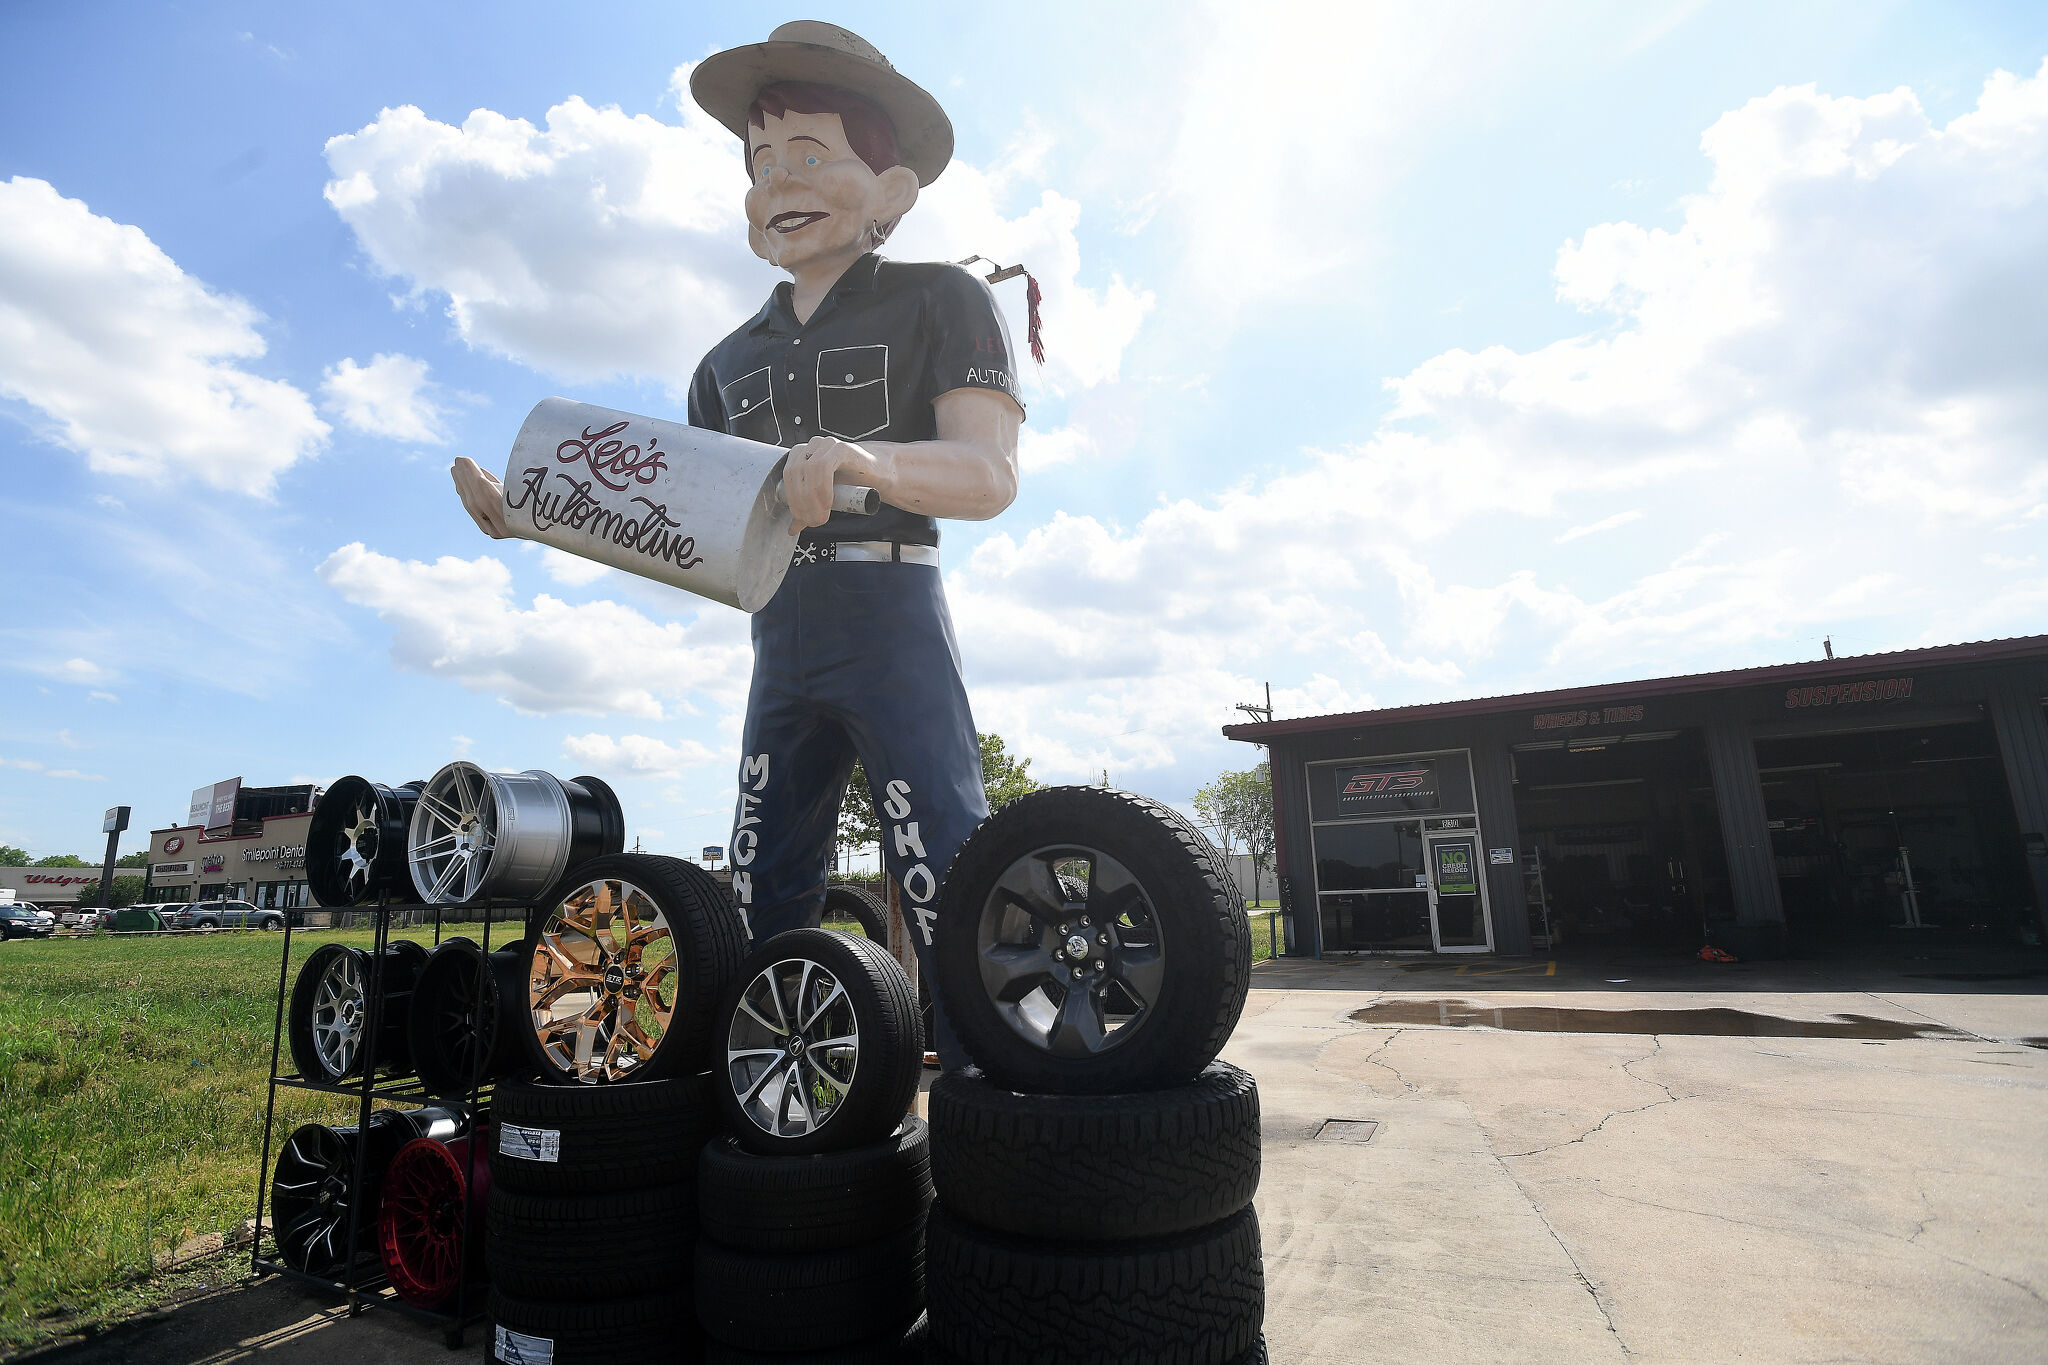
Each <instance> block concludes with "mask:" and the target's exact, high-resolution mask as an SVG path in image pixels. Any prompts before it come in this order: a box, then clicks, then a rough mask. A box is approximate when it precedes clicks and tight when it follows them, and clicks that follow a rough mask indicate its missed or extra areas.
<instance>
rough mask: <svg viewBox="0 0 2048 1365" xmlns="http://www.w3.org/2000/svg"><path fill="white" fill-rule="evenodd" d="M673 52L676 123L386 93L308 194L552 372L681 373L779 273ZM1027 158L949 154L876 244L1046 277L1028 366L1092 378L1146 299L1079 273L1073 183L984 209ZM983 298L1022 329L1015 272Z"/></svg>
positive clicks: (412, 287)
mask: <svg viewBox="0 0 2048 1365" xmlns="http://www.w3.org/2000/svg"><path fill="white" fill-rule="evenodd" d="M689 70H690V68H689V67H688V66H684V67H681V68H678V69H677V71H676V72H675V74H674V77H673V79H672V81H671V85H670V93H671V95H672V96H673V97H674V99H675V103H676V107H677V108H678V109H679V110H680V112H681V116H682V122H681V123H680V124H669V123H663V122H661V121H660V120H658V119H655V118H653V117H651V116H649V115H646V114H637V115H628V114H626V113H624V112H623V111H621V110H620V109H618V108H616V107H607V108H602V109H598V108H593V107H591V106H590V105H589V104H588V103H587V102H585V101H584V100H583V99H582V98H581V97H578V96H571V97H570V98H568V99H566V100H564V101H562V102H561V103H560V104H557V105H556V106H555V107H554V108H552V109H550V110H548V112H547V116H546V120H545V126H544V127H535V126H534V125H533V124H531V123H529V122H527V121H526V120H524V119H511V118H506V117H505V116H504V115H502V114H498V113H495V112H493V111H491V110H489V109H478V110H476V111H475V112H473V113H471V114H470V115H469V117H468V118H467V119H465V120H464V121H463V122H462V124H461V126H460V127H457V126H454V125H451V124H447V123H441V122H438V121H436V120H434V119H430V118H428V117H427V116H426V115H425V114H424V113H422V112H421V111H420V110H418V109H416V108H413V107H411V106H409V105H408V106H406V107H403V108H398V109H386V110H384V111H383V112H382V113H381V114H379V115H378V117H377V119H376V120H375V121H374V122H372V123H370V124H368V125H367V126H365V127H364V128H362V129H361V130H360V131H358V132H355V133H346V134H342V135H340V136H337V137H334V138H331V139H329V140H328V143H327V163H328V167H329V169H330V171H331V172H332V173H333V177H334V178H333V179H332V180H331V181H330V182H329V183H328V185H327V190H326V194H327V201H328V203H329V204H331V205H332V206H333V208H334V210H335V212H336V213H338V214H340V215H341V218H342V220H343V221H344V222H346V223H347V224H348V225H349V227H350V229H351V230H352V231H353V232H354V233H355V236H356V240H357V241H358V242H359V243H360V244H361V246H362V248H363V250H364V251H365V252H366V253H367V254H368V256H369V258H370V260H371V262H372V263H373V264H374V265H375V266H376V268H377V269H378V270H379V271H381V272H382V273H383V274H385V275H387V276H391V277H393V278H396V279H398V280H400V281H402V282H403V283H404V287H405V289H406V291H407V293H406V295H405V298H406V300H407V301H410V302H415V303H417V302H419V301H421V300H423V299H424V298H425V297H426V296H428V295H438V296H441V297H445V298H446V300H447V309H448V315H449V317H450V319H451V320H452V321H453V322H454V324H455V326H456V329H457V330H458V331H459V332H460V333H461V335H462V336H463V338H464V339H465V340H467V341H468V342H469V343H470V344H471V345H473V346H477V347H479V348H482V349H484V350H488V351H492V352H495V353H497V354H500V355H504V356H508V357H510V358H512V359H514V360H517V361H519V362H521V363H523V364H526V365H530V366H532V367H534V368H535V369H539V370H542V371H545V372H547V373H550V374H554V375H559V376H562V377H563V378H566V379H570V380H576V381H584V382H588V381H593V380H598V379H603V378H607V377H610V376H614V375H633V376H642V377H648V378H653V379H656V380H658V381H660V382H662V383H664V384H666V385H668V386H669V387H670V389H671V390H672V391H680V390H681V389H682V388H683V387H684V386H685V385H686V384H687V382H688V380H689V376H690V375H691V373H692V372H693V371H694V370H695V369H696V367H697V362H698V360H699V359H701V358H702V356H703V354H704V352H705V351H706V350H708V349H709V348H710V347H711V345H712V344H713V343H715V342H716V341H718V340H719V339H720V338H721V337H723V336H724V335H725V334H726V333H727V332H729V331H731V330H732V329H733V328H734V327H736V326H738V325H739V324H740V323H741V322H743V321H744V320H745V319H746V318H747V317H748V316H749V315H751V314H752V313H753V312H754V310H755V309H757V308H759V307H760V304H761V300H762V299H763V298H765V297H766V296H767V294H768V292H769V290H770V289H771V288H773V286H774V284H775V283H776V281H777V280H778V279H780V278H781V276H780V275H779V273H778V272H776V271H774V270H772V269H771V268H770V267H768V266H767V265H765V264H764V263H762V262H761V261H760V260H758V259H757V258H756V257H755V256H754V254H753V253H752V252H751V251H750V250H749V249H748V248H747V243H746V229H745V216H744V213H743V212H742V207H741V201H742V198H743V196H744V194H745V192H746V183H747V182H746V172H745V164H744V162H743V161H742V159H741V157H740V154H739V144H738V142H737V140H736V139H734V137H733V136H732V134H730V133H728V132H727V131H726V130H725V129H724V128H722V127H720V126H719V125H718V124H717V123H715V122H714V121H712V120H711V119H710V118H709V117H708V116H707V115H705V114H704V113H703V112H702V111H700V110H699V109H698V108H697V106H696V104H695V102H694V101H692V100H691V99H690V98H689V96H688V94H687V84H688V74H689ZM1035 165H1036V163H1035V160H1034V158H1033V157H1032V156H1031V155H1030V154H1029V149H1028V147H1023V146H1020V147H1019V148H1016V149H1013V151H1012V153H1011V155H1010V156H1009V157H1008V158H1007V159H1006V160H1005V161H1004V162H1003V163H1002V164H1001V165H999V166H998V167H996V168H995V169H994V170H992V171H988V172H984V171H981V170H979V169H977V168H975V167H973V166H969V165H966V164H964V163H961V162H955V163H954V164H953V165H952V167H950V168H949V169H948V171H947V173H946V174H945V176H944V177H942V178H941V179H940V180H939V181H938V182H937V183H936V184H934V185H933V186H932V187H931V188H930V189H928V190H927V191H926V193H925V196H924V198H923V199H922V200H921V201H920V203H919V205H918V207H917V208H916V209H915V210H913V211H912V213H911V214H910V216H909V217H908V218H907V219H906V220H905V223H904V226H903V229H902V231H901V233H900V235H899V236H898V238H897V239H896V241H895V242H894V243H892V246H891V249H890V253H889V254H891V255H893V256H896V257H898V258H899V259H905V260H913V259H921V258H927V259H943V260H958V259H960V258H961V257H964V256H969V255H973V254H975V253H977V252H980V253H986V254H991V255H1002V256H1003V258H1004V263H1005V264H1009V263H1011V262H1012V261H1014V260H1016V259H1019V258H1021V259H1023V260H1024V261H1025V263H1026V264H1027V265H1029V266H1030V268H1031V270H1032V272H1033V273H1034V274H1035V275H1036V276H1037V277H1038V279H1039V281H1040V284H1041V285H1042V286H1043V288H1044V290H1045V294H1046V305H1045V307H1046V317H1047V332H1046V338H1047V347H1048V351H1049V353H1050V354H1049V356H1048V360H1047V364H1046V368H1045V378H1046V380H1047V382H1048V383H1050V384H1052V385H1053V386H1054V387H1055V388H1056V389H1064V388H1067V387H1072V386H1086V385H1089V384H1095V383H1099V382H1102V381H1103V380H1105V379H1108V378H1111V377H1113V376H1114V375H1115V374H1116V373H1117V367H1118V363H1119V360H1120V357H1121V355H1122V352H1123V349H1124V348H1125V347H1126V346H1127V345H1128V344H1129V342H1130V340H1131V338H1132V336H1133V335H1134V334H1135V332H1136V330H1137V327H1138V324H1139V322H1140V320H1141V319H1142V318H1143V316H1144V313H1145V311H1146V310H1147V309H1148V308H1149V307H1150V305H1151V298H1150V295H1148V294H1144V293H1142V292H1139V291H1137V290H1134V289H1132V288H1131V287H1129V286H1127V285H1126V284H1124V283H1123V282H1122V281H1121V280H1120V279H1116V278H1112V279H1111V280H1110V281H1109V283H1108V284H1106V285H1104V286H1101V287H1090V286H1086V285H1083V284H1081V283H1080V282H1079V276H1080V271H1081V258H1080V248H1079V244H1078V237H1077V235H1076V225H1077V224H1078V222H1079V220H1080V213H1081V209H1080V205H1079V204H1077V203H1075V202H1074V201H1072V200H1070V199H1067V198H1065V197H1063V196H1061V195H1059V194H1056V193H1053V192H1051V191H1043V192H1041V193H1040V194H1039V195H1038V197H1037V202H1036V203H1035V204H1032V205H1031V206H1030V207H1028V208H1027V209H1025V211H1024V212H1023V213H1022V214H1021V215H1019V216H1017V217H1014V218H1013V217H1009V216H1007V215H1005V214H1004V213H1003V212H1002V211H1001V209H1000V208H999V202H1000V201H1001V200H1003V199H1006V198H1008V197H1009V196H1010V195H1011V194H1013V193H1015V191H1016V186H1017V184H1018V183H1019V182H1020V179H1021V177H1024V176H1025V175H1027V174H1029V173H1030V172H1032V171H1033V170H1034V169H1035ZM999 297H1000V298H1001V300H1002V302H1003V306H1004V307H1005V309H1006V311H1007V312H1008V314H1009V316H1010V319H1011V324H1012V328H1013V331H1014V332H1015V337H1014V339H1015V341H1016V343H1017V344H1018V346H1019V347H1020V348H1021V347H1022V346H1023V343H1024V311H1023V284H1022V282H1021V281H1019V282H1017V283H1015V284H1008V285H1004V286H1001V287H1000V290H999ZM1020 368H1028V367H1022V366H1020Z"/></svg>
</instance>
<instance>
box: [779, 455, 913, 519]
mask: <svg viewBox="0 0 2048 1365" xmlns="http://www.w3.org/2000/svg"><path fill="white" fill-rule="evenodd" d="M835 483H854V484H863V485H866V486H867V487H870V488H879V489H882V490H884V491H883V494H882V496H883V497H884V498H885V499H886V498H887V497H888V492H887V488H888V483H887V475H886V474H885V473H884V471H883V469H882V463H881V461H880V460H878V459H877V458H876V457H875V455H874V453H873V452H871V451H869V450H867V449H866V448H864V447H862V446H857V445H855V444H854V443H853V442H851V441H842V440H840V439H839V438H838V437H837V436H813V437H812V438H811V439H810V440H808V441H805V442H804V443H803V444H802V445H798V446H794V447H792V448H791V449H790V452H789V458H788V459H787V460H785V461H784V462H783V465H782V497H783V501H785V502H787V503H788V504H789V533H790V534H791V535H796V534H798V533H799V532H801V531H803V530H804V529H805V528H806V527H810V526H823V525H824V524H825V523H826V522H827V521H828V520H830V519H831V516H832V485H833V484H835Z"/></svg>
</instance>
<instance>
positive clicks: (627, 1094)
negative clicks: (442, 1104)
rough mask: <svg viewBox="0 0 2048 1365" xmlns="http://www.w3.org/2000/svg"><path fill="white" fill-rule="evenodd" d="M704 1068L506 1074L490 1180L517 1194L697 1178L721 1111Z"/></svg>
mask: <svg viewBox="0 0 2048 1365" xmlns="http://www.w3.org/2000/svg"><path fill="white" fill-rule="evenodd" d="M708 1085H709V1081H708V1078H706V1077H703V1076H676V1077H672V1078H670V1079H669V1080H665V1081H635V1082H634V1083H633V1084H631V1085H604V1086H595V1085H578V1086H561V1085H530V1084H527V1083H525V1082H523V1081H500V1082H498V1085H497V1088H496V1089H494V1090H493V1091H492V1092H491V1094H492V1099H491V1121H492V1130H491V1183H492V1185H493V1187H494V1188H497V1189H502V1190H511V1191H517V1192H519V1193H521V1194H535V1195H570V1194H603V1193H607V1192H612V1191H622V1190H630V1189H635V1188H641V1187H646V1186H650V1185H674V1184H677V1183H679V1182H682V1181H687V1180H695V1179H696V1178H697V1153H698V1149H699V1148H701V1147H703V1145H704V1142H705V1140H706V1139H707V1138H709V1137H710V1136H711V1130H712V1127H713V1124H714V1120H715V1118H716V1115H715V1113H714V1111H713V1109H712V1107H711V1097H710V1095H709V1093H708V1091H707V1087H708Z"/></svg>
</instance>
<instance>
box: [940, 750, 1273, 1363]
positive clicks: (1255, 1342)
mask: <svg viewBox="0 0 2048 1365" xmlns="http://www.w3.org/2000/svg"><path fill="white" fill-rule="evenodd" d="M943 896H944V901H943V908H942V911H941V914H940V916H939V920H938V934H937V941H936V943H935V945H934V946H935V950H936V952H935V956H936V966H937V976H938V986H939V995H940V998H942V999H943V1000H944V1001H945V1003H946V1010H947V1014H948V1016H949V1017H950V1018H951V1019H952V1021H953V1026H954V1028H955V1029H956V1030H957V1031H958V1034H959V1036H960V1040H961V1042H962V1043H963V1045H964V1046H965V1047H966V1049H967V1052H968V1054H969V1055H970V1056H972V1057H973V1058H974V1060H975V1062H976V1065H975V1066H973V1067H969V1068H967V1069H965V1070H962V1071H957V1072H950V1073H948V1074H946V1075H944V1076H941V1077H940V1078H939V1080H938V1081H937V1082H936V1083H935V1084H934V1085H933V1087H932V1091H931V1097H930V1101H931V1106H930V1113H931V1141H932V1176H933V1180H934V1183H935V1185H936V1188H937V1194H938V1199H937V1203H936V1204H935V1205H934V1207H933V1209H932V1211H931V1216H930V1221H929V1225H928V1229H927V1238H926V1267H927V1274H928V1276H929V1281H930V1293H931V1325H930V1336H931V1344H930V1354H929V1355H928V1357H927V1358H928V1359H930V1360H932V1361H935V1362H965V1365H1027V1362H1037V1361H1049V1360H1056V1361H1060V1362H1062V1365H1168V1363H1169V1362H1170V1363H1171V1365H1236V1363H1237V1362H1259V1361H1264V1360H1265V1358H1266V1356H1265V1343H1264V1337H1263V1335H1262V1328H1263V1325H1264V1318H1265V1271H1264V1264H1263V1261H1262V1259H1261V1253H1260V1246H1259V1226H1258V1216H1257V1214H1256V1213H1255V1212H1254V1210H1253V1208H1252V1196H1253V1195H1254V1193H1255V1192H1256V1191H1257V1189H1258V1181H1259V1102H1258V1089H1257V1086H1256V1085H1255V1084H1254V1082H1253V1080H1252V1078H1251V1077H1250V1076H1249V1075H1248V1074H1246V1073H1245V1072H1243V1071H1241V1070H1239V1069H1238V1068H1236V1067H1234V1066H1231V1065H1229V1064H1228V1063H1225V1062H1220V1061H1217V1060H1216V1056H1217V1053H1218V1052H1220V1051H1221V1050H1222V1048H1223V1045H1224V1043H1225V1042H1226V1041H1227V1040H1228V1039H1229V1036H1230V1032H1231V1030H1232V1029H1233V1028H1235V1027H1236V1024H1237V1019H1238V1015H1239V1014H1240V1012H1241V1011H1242V1009H1243V1007H1244V998H1245V991H1246V989H1247V986H1248V984H1249V978H1250V971H1251V931H1250V926H1249V924H1248V923H1247V922H1246V919H1245V913H1244V903H1243V900H1242V899H1241V897H1239V895H1238V894H1237V891H1236V888H1235V885H1234V883H1233V881H1232V879H1231V878H1230V877H1229V876H1227V875H1225V873H1224V870H1223V868H1222V867H1221V866H1220V865H1219V864H1218V862H1217V860H1216V858H1215V855H1214V854H1213V852H1212V851H1211V848H1210V845H1209V843H1208V841H1207V840H1206V839H1205V838H1203V836H1202V835H1201V833H1200V832H1199V831H1198V830H1196V829H1195V828H1194V826H1192V825H1191V824H1189V823H1188V822H1187V821H1186V820H1185V819H1184V818H1182V817H1181V816H1180V815H1178V814H1177V813H1176V812H1174V811H1173V810H1172V809H1171V808H1169V807H1166V806H1164V805H1161V804H1159V803H1157V802H1154V801H1150V800H1147V799H1146V798H1144V797H1140V796H1136V795H1134V794H1132V793H1128V792H1119V791H1114V790H1110V789H1107V788H1100V787H1054V788H1045V789H1042V790H1040V791H1037V792H1034V793H1032V794H1030V795H1028V796H1024V797H1021V798H1019V799H1017V800H1015V801H1013V802H1011V803H1010V804H1008V805H1007V806H1005V807H1004V808H1003V809H1002V810H1001V811H999V812H998V813H997V814H996V815H994V816H992V817H991V818H990V819H988V820H987V821H985V822H983V824H982V825H981V826H980V827H979V828H978V829H976V830H975V832H974V833H973V834H972V835H971V836H969V838H968V839H967V842H966V843H965V844H963V845H962V846H961V848H960V851H959V853H958V855H957V856H956V857H955V859H954V861H953V865H952V867H951V869H950V870H949V871H948V873H947V875H946V884H945V889H944V892H943Z"/></svg>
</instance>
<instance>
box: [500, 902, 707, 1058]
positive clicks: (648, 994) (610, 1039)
mask: <svg viewBox="0 0 2048 1365" xmlns="http://www.w3.org/2000/svg"><path fill="white" fill-rule="evenodd" d="M675 969H676V949H675V938H674V935H673V934H672V933H671V932H670V929H669V923H668V917H667V916H666V915H664V914H662V912H661V908H660V907H659V906H657V905H656V904H655V903H654V900H653V898H652V897H650V896H649V895H648V894H647V893H646V892H645V891H643V890H641V889H640V888H639V887H637V886H635V885H634V884H633V883H631V882H629V881H623V880H621V879H619V878H617V877H605V878H599V879H597V880H595V881H589V882H585V883H584V884H583V885H582V886H579V887H577V888H576V889H575V890H573V891H571V892H570V893H569V894H568V895H566V896H564V897H562V899H561V900H560V901H558V902H556V904H555V906H554V908H553V909H552V910H550V911H549V912H548V916H547V919H546V920H545V922H543V924H542V925H541V929H540V933H539V934H538V935H537V936H536V938H535V940H534V945H533V961H532V971H531V972H530V973H529V977H528V981H527V997H526V998H527V1010H528V1014H529V1017H530V1018H531V1019H532V1021H533V1030H534V1033H535V1035H536V1036H537V1037H538V1038H539V1040H540V1047H541V1051H542V1053H544V1054H545V1055H546V1057H547V1060H548V1062H549V1063H550V1064H551V1065H552V1066H554V1067H555V1068H556V1069H557V1070H559V1071H560V1072H562V1073H563V1074H564V1075H568V1076H573V1077H575V1079H577V1080H578V1081H583V1082H586V1083H591V1084H596V1083H599V1082H606V1081H618V1080H625V1079H627V1078H629V1077H630V1076H631V1075H632V1074H633V1073H634V1072H635V1071H638V1070H639V1069H641V1068H642V1067H645V1066H646V1065H647V1064H648V1063H649V1062H651V1061H653V1060H654V1054H655V1051H656V1049H658V1048H659V1047H660V1046H661V1040H662V1038H663V1037H664V1036H666V1035H667V1033H668V1026H669V1019H670V1017H671V1016H672V1015H673V1014H674V1013H675V1007H676V997H677V993H678V989H679V986H680V982H679V981H678V979H677V973H676V970H675Z"/></svg>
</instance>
